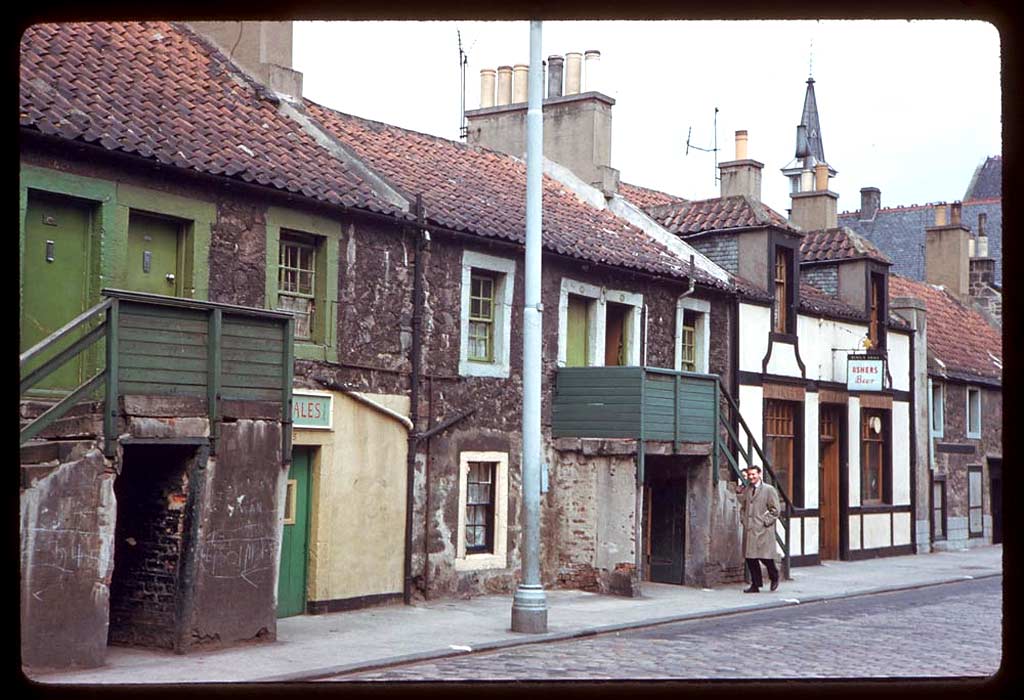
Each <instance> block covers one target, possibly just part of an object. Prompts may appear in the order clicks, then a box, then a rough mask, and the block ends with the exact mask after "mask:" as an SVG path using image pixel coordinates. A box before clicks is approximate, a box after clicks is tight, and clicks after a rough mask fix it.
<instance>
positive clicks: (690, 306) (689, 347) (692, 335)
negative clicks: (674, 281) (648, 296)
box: [675, 297, 711, 373]
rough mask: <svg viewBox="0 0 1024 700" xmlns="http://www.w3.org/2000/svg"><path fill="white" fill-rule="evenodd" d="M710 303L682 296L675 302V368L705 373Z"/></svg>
mask: <svg viewBox="0 0 1024 700" xmlns="http://www.w3.org/2000/svg"><path fill="white" fill-rule="evenodd" d="M710 312H711V304H709V303H708V302H707V301H705V300H703V299H692V298H689V297H686V298H682V299H680V300H679V301H678V302H677V303H676V329H677V332H676V364H675V367H676V369H679V370H683V371H684V372H704V373H707V372H708V371H709V370H708V367H709V363H708V348H709V347H710V343H709V342H708V339H709V333H710V325H711V324H710V323H709V322H708V320H709V318H710V315H709V314H710Z"/></svg>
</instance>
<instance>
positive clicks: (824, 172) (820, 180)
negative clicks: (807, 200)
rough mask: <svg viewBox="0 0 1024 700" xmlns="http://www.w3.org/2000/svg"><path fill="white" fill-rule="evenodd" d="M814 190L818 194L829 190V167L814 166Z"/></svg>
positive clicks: (820, 164) (819, 164)
mask: <svg viewBox="0 0 1024 700" xmlns="http://www.w3.org/2000/svg"><path fill="white" fill-rule="evenodd" d="M814 189H815V190H816V191H818V192H821V191H823V190H827V189H828V166H827V165H825V164H824V163H818V164H817V165H815V166H814Z"/></svg>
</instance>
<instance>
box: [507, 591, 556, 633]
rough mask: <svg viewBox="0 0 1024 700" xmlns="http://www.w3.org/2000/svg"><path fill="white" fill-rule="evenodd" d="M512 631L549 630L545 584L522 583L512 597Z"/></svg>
mask: <svg viewBox="0 0 1024 700" xmlns="http://www.w3.org/2000/svg"><path fill="white" fill-rule="evenodd" d="M512 631H513V632H523V633H526V634H544V633H545V632H547V631H548V604H547V597H546V596H545V595H544V588H543V586H529V585H525V584H523V585H520V586H519V587H518V588H517V589H516V593H515V596H513V598H512Z"/></svg>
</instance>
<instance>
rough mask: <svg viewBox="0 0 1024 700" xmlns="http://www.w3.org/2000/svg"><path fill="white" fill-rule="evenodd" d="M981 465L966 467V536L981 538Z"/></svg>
mask: <svg viewBox="0 0 1024 700" xmlns="http://www.w3.org/2000/svg"><path fill="white" fill-rule="evenodd" d="M981 490H982V484H981V465H980V464H972V465H968V467H967V536H968V537H981V536H982V535H983V534H984V533H985V530H984V525H983V523H982V518H981V514H982V501H981Z"/></svg>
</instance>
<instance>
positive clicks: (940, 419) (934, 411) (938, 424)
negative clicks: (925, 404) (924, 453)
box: [929, 382, 946, 437]
mask: <svg viewBox="0 0 1024 700" xmlns="http://www.w3.org/2000/svg"><path fill="white" fill-rule="evenodd" d="M929 383H930V385H931V424H932V437H942V436H943V433H944V430H943V426H944V424H945V420H946V418H945V413H946V410H945V409H946V391H945V387H944V385H943V384H942V383H941V382H929Z"/></svg>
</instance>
